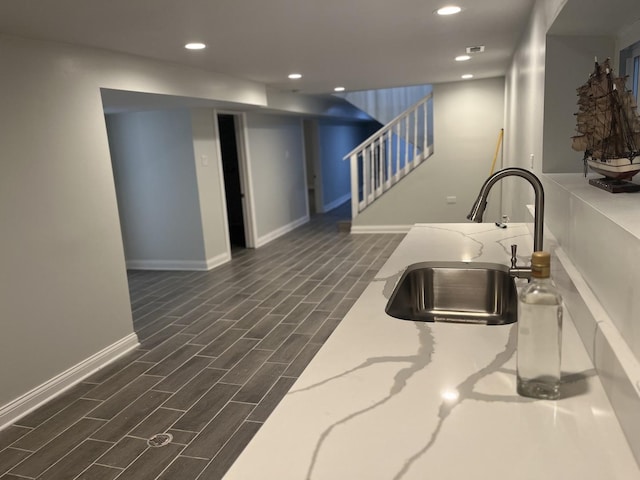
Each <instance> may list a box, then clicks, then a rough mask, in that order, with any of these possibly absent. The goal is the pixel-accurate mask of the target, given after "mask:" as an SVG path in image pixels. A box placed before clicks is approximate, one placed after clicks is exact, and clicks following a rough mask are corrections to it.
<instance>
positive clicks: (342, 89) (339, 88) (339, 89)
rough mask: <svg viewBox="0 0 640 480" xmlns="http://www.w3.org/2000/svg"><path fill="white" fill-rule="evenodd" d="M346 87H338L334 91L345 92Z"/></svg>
mask: <svg viewBox="0 0 640 480" xmlns="http://www.w3.org/2000/svg"><path fill="white" fill-rule="evenodd" d="M344 90H345V88H344V87H336V88H334V89H333V91H334V92H344Z"/></svg>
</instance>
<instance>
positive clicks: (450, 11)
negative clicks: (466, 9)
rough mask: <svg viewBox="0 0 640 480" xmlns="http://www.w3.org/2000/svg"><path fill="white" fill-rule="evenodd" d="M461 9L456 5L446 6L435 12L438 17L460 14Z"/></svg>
mask: <svg viewBox="0 0 640 480" xmlns="http://www.w3.org/2000/svg"><path fill="white" fill-rule="evenodd" d="M461 11H462V9H461V8H460V7H458V6H456V5H447V6H446V7H442V8H439V9H438V10H436V13H437V14H438V15H454V14H456V13H460V12H461Z"/></svg>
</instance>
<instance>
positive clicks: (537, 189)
mask: <svg viewBox="0 0 640 480" xmlns="http://www.w3.org/2000/svg"><path fill="white" fill-rule="evenodd" d="M510 176H515V177H521V178H524V179H525V180H527V181H528V182H529V183H530V184H531V186H532V187H533V191H534V193H535V211H534V215H533V216H534V228H533V250H534V251H535V252H539V251H541V250H542V238H543V229H542V226H543V224H544V189H543V188H542V183H541V182H540V179H539V178H538V177H536V176H535V175H534V174H533V173H531V172H530V171H529V170H525V169H524V168H517V167H509V168H505V169H503V170H498V171H497V172H496V173H494V174H493V175H491V176H490V177H489V178H487V179H486V180H485V182H484V184H483V185H482V188H481V189H480V193H479V194H478V198H477V199H476V201H475V203H474V204H473V207H472V208H471V211H470V212H469V215H467V219H468V220H471V221H473V222H478V223H480V222H482V216H483V215H484V210H485V208H486V206H487V197H488V196H489V192H490V191H491V187H493V186H494V185H495V184H496V183H497V182H498V181H499V180H502V179H503V178H505V177H510Z"/></svg>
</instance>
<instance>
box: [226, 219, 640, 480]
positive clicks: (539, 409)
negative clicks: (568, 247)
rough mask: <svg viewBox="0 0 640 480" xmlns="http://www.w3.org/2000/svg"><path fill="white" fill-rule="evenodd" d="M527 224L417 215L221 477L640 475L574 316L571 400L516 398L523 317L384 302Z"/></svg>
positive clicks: (504, 243) (357, 479)
mask: <svg viewBox="0 0 640 480" xmlns="http://www.w3.org/2000/svg"><path fill="white" fill-rule="evenodd" d="M512 243H517V244H518V245H519V252H518V254H519V257H520V258H521V261H520V262H519V263H525V261H526V259H527V258H528V257H529V255H530V252H531V237H530V234H529V230H528V229H527V226H526V224H509V225H508V228H507V229H500V228H497V227H495V226H494V225H493V224H489V223H484V224H472V223H467V224H424V225H416V226H415V227H414V228H413V229H412V230H411V231H410V232H409V233H408V234H407V236H406V238H405V239H404V240H403V241H402V243H401V244H400V246H399V247H398V248H397V250H396V251H395V252H394V253H393V254H392V256H391V257H390V258H389V260H388V261H387V263H386V264H385V266H384V267H383V268H382V269H381V270H380V272H379V273H378V275H377V276H376V278H375V279H374V281H373V282H372V283H371V284H370V285H369V287H368V288H367V289H366V290H365V291H364V293H363V294H362V296H361V297H360V299H359V300H358V301H357V302H356V304H355V305H354V307H353V308H352V309H351V311H350V312H349V313H348V314H347V316H346V317H345V318H344V320H343V321H342V322H341V324H340V325H339V326H338V328H337V329H336V330H335V332H334V333H333V335H332V336H331V337H330V338H329V340H328V341H327V342H326V343H325V345H324V346H323V347H322V349H321V350H320V351H319V352H318V354H317V355H316V357H315V358H314V359H313V360H312V362H311V364H310V365H309V366H308V367H307V369H306V370H305V371H304V372H303V374H302V375H301V376H300V378H299V379H298V381H297V382H296V383H295V384H294V385H293V387H292V388H291V390H290V391H289V393H288V394H287V395H286V396H285V398H284V399H283V400H282V402H281V403H280V404H279V405H278V407H277V408H276V410H275V411H274V412H273V413H272V415H271V416H270V417H269V418H268V419H267V421H266V422H265V424H264V426H263V427H262V428H261V429H260V430H259V431H258V433H257V434H256V436H255V437H254V438H253V440H252V441H251V443H250V444H249V445H248V446H247V448H246V449H245V451H244V452H243V453H242V454H241V455H240V457H239V458H238V460H237V461H236V462H235V464H234V465H233V466H232V467H231V469H230V470H229V471H228V473H227V475H226V476H225V477H224V478H225V479H226V480H254V479H256V480H257V479H269V480H271V479H273V480H275V479H277V480H303V479H309V480H343V479H344V480H361V479H362V480H365V479H366V480H377V479H380V480H392V479H394V480H396V479H397V480H399V479H403V480H408V479H415V480H425V479H434V480H445V479H451V480H458V479H460V480H463V479H464V480H471V479H474V480H478V479H491V480H495V479H498V480H500V479H504V480H507V479H508V480H520V479H531V480H534V479H535V480H538V479H545V480H549V479H558V480H559V479H562V480H573V479H580V480H589V479H593V480H604V479H607V480H614V479H621V480H622V479H624V480H631V479H640V469H639V468H638V465H637V464H636V462H635V460H634V458H633V456H632V454H631V451H630V449H629V446H628V444H627V442H626V439H625V437H624V435H623V433H622V430H621V429H620V426H619V424H618V422H617V419H616V417H615V415H614V413H613V411H612V409H611V406H610V404H609V402H608V400H607V397H606V395H605V393H604V390H603V388H602V385H601V383H600V380H599V378H598V376H597V374H596V373H595V370H594V369H593V365H592V364H591V362H590V360H589V358H588V356H587V354H586V352H585V349H584V347H583V346H582V343H581V341H580V339H579V337H578V334H577V332H576V330H575V327H574V326H573V323H572V320H571V318H570V317H569V315H568V314H567V313H566V312H565V317H564V329H563V352H562V370H563V382H564V384H563V387H562V392H563V398H561V399H560V400H557V401H546V400H531V399H526V398H523V397H519V396H518V395H517V394H516V388H515V380H516V379H515V352H516V329H517V324H513V325H505V326H481V325H468V324H464V325H463V324H444V323H423V322H410V321H405V320H398V319H395V318H392V317H390V316H388V315H387V314H386V313H385V312H384V308H385V305H386V302H387V299H388V298H389V296H390V294H391V292H392V290H393V287H394V285H395V282H396V281H397V280H398V279H399V277H400V275H401V274H402V272H403V271H404V269H405V268H406V267H407V266H408V265H410V264H412V263H416V262H422V261H434V260H435V261H461V260H462V261H473V262H497V263H503V264H506V265H508V264H509V259H510V248H509V246H510V245H511V244H512Z"/></svg>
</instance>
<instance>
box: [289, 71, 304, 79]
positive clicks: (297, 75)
mask: <svg viewBox="0 0 640 480" xmlns="http://www.w3.org/2000/svg"><path fill="white" fill-rule="evenodd" d="M289 78H290V79H291V80H298V79H299V78H302V74H301V73H291V74H289Z"/></svg>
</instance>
